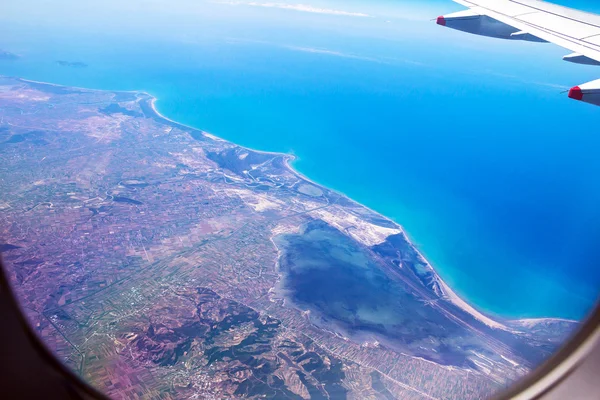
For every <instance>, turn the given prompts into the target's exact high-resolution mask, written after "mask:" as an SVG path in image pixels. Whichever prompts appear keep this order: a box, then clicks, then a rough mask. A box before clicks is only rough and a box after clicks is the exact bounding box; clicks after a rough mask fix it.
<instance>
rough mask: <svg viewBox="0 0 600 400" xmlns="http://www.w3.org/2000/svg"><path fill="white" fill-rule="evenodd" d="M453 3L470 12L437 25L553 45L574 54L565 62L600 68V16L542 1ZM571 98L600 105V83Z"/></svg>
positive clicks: (443, 19)
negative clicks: (466, 8)
mask: <svg viewBox="0 0 600 400" xmlns="http://www.w3.org/2000/svg"><path fill="white" fill-rule="evenodd" d="M454 1H455V2H456V3H459V4H461V5H463V6H465V7H468V10H464V11H459V12H456V13H452V14H448V15H443V16H441V17H438V18H437V23H438V25H443V26H446V27H448V28H453V29H458V30H461V31H465V32H469V33H473V34H476V35H483V36H490V37H496V38H502V39H511V40H527V41H532V42H552V43H554V44H557V45H559V46H561V47H564V48H566V49H568V50H570V51H571V52H573V53H571V54H568V55H566V56H565V57H563V59H564V60H565V61H570V62H573V63H578V64H588V65H600V15H596V14H590V13H586V12H583V11H579V10H574V9H571V8H567V7H562V6H558V5H556V4H551V3H547V2H545V1H541V0H454ZM569 97H570V98H572V99H575V100H580V101H584V102H587V103H591V104H595V105H600V79H598V80H595V81H592V82H588V83H584V84H582V85H579V86H575V87H573V88H571V90H570V91H569Z"/></svg>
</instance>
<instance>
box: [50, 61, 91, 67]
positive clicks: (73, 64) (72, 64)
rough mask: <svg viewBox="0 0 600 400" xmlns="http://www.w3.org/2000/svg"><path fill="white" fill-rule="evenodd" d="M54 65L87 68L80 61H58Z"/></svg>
mask: <svg viewBox="0 0 600 400" xmlns="http://www.w3.org/2000/svg"><path fill="white" fill-rule="evenodd" d="M56 63H57V64H58V65H60V66H61V67H72V68H85V67H87V66H88V65H87V64H86V63H84V62H81V61H65V60H58V61H57V62H56Z"/></svg>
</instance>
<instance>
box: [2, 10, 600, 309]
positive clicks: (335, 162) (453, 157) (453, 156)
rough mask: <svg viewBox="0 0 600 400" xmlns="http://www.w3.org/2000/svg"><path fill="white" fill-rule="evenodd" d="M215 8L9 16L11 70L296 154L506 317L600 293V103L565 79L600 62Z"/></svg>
mask: <svg viewBox="0 0 600 400" xmlns="http://www.w3.org/2000/svg"><path fill="white" fill-rule="evenodd" d="M210 7H212V8H210V9H208V10H205V11H206V12H205V13H198V14H195V15H194V16H193V20H191V19H190V20H188V19H186V18H185V17H184V16H181V15H178V16H177V17H178V19H175V18H174V16H173V15H164V14H161V16H160V18H159V17H156V18H154V19H152V18H150V16H148V18H149V19H148V21H143V22H139V21H137V22H136V21H133V22H131V21H129V22H130V23H131V25H127V26H126V27H116V28H114V29H112V30H105V29H101V28H100V27H99V26H98V27H96V26H89V25H86V26H84V25H85V24H83V23H82V24H76V25H73V26H70V25H68V24H67V25H60V26H59V25H58V24H57V25H49V26H45V27H41V28H40V27H38V28H36V29H35V30H32V29H31V28H30V26H28V25H27V23H26V22H23V21H20V22H10V23H8V22H7V23H5V24H3V26H2V28H0V33H1V34H0V48H2V49H5V50H9V51H12V52H15V53H19V54H20V55H21V56H22V57H21V59H19V60H17V61H14V62H8V61H4V62H0V74H4V75H14V76H21V77H25V78H29V79H35V80H40V81H48V82H53V83H59V84H66V85H74V86H82V87H90V88H98V89H118V90H146V91H148V92H150V93H151V94H153V95H155V96H156V97H158V99H159V100H158V103H157V106H158V109H159V110H160V111H161V113H163V114H164V115H166V116H167V117H169V118H171V119H175V120H178V121H180V122H182V123H186V124H189V125H193V126H195V127H198V128H201V129H205V130H207V131H209V132H211V133H213V134H216V135H218V136H221V137H224V138H226V139H228V140H231V141H233V142H236V143H239V144H242V145H246V146H250V147H253V148H257V149H261V150H271V151H282V152H292V153H294V154H296V155H297V156H298V158H299V159H298V161H297V162H296V163H295V167H296V168H298V170H299V171H301V172H302V173H304V174H305V175H307V176H308V177H310V178H311V179H314V180H316V181H318V182H319V183H322V184H324V185H326V186H329V187H332V188H334V189H337V190H339V191H341V192H344V193H346V194H347V195H349V196H350V197H352V198H353V199H355V200H357V201H359V202H361V203H364V204H365V205H367V206H369V207H371V208H373V209H375V210H377V211H379V212H381V213H383V214H384V215H386V216H388V217H391V218H393V219H394V220H396V221H397V222H399V223H400V224H402V225H403V226H404V227H405V228H406V230H407V231H408V233H409V234H410V236H411V237H412V239H413V240H414V241H415V243H416V244H417V245H418V247H419V248H420V249H421V250H422V251H423V252H424V254H425V255H426V256H427V257H428V259H429V260H430V261H431V262H432V263H433V265H434V267H435V268H436V270H438V272H439V273H440V274H441V275H442V277H443V278H444V279H445V280H446V281H448V283H449V284H450V285H451V286H452V287H453V288H454V289H456V291H457V292H458V293H459V294H461V295H463V296H464V297H465V298H467V299H468V300H469V301H470V302H471V303H473V304H474V305H476V306H477V307H479V308H481V309H483V310H486V311H488V312H490V313H493V314H498V315H502V316H507V317H522V316H527V317H542V316H557V317H567V318H580V317H582V316H583V315H585V313H586V312H587V311H588V310H589V308H590V307H591V306H592V305H593V303H594V301H595V299H596V296H597V294H598V290H599V288H600V267H599V265H600V249H599V247H600V246H598V244H600V208H599V207H598V204H600V179H598V176H600V157H598V149H600V135H599V134H598V132H597V129H595V128H594V125H595V121H597V116H598V109H597V108H594V107H591V106H587V105H584V104H578V103H576V102H572V101H568V100H566V99H565V97H564V95H561V94H560V91H561V90H563V89H566V88H568V87H569V86H571V85H574V84H578V83H582V82H585V81H588V80H592V79H595V78H597V77H598V76H599V75H600V69H594V68H590V67H581V66H573V65H563V64H566V63H562V62H561V61H560V56H562V55H563V53H564V51H562V50H561V49H558V48H555V47H552V46H541V45H533V44H531V43H504V42H497V41H490V40H489V39H484V38H469V39H468V40H462V38H464V36H463V35H462V34H460V33H456V32H448V31H444V30H440V29H441V28H439V27H437V26H435V25H434V24H431V23H430V22H429V21H425V20H424V21H420V20H418V19H417V20H416V21H413V20H399V19H393V18H392V19H391V20H390V22H385V21H383V20H382V18H350V17H346V18H343V17H340V16H322V15H314V14H310V13H304V14H302V13H297V14H294V15H293V19H292V18H291V17H290V16H289V14H286V13H285V12H284V11H281V10H268V11H264V10H261V12H260V13H258V12H256V11H254V10H245V9H244V10H241V9H239V8H236V9H235V10H234V11H231V10H230V8H226V7H227V6H225V5H221V6H218V5H212V6H210ZM219 7H222V8H223V9H221V8H219ZM357 7H358V6H357ZM444 7H446V8H444V10H441V11H440V13H441V12H444V11H446V10H450V9H449V8H448V5H445V6H444ZM455 9H456V7H454V8H453V9H452V10H455ZM223 10H225V11H223ZM99 18H100V17H99ZM286 18H287V19H286ZM141 19H142V18H141V17H140V20H141ZM157 20H159V21H160V23H158V21H157ZM5 22H6V21H5ZM99 25H100V24H99ZM56 60H68V61H82V62H85V63H87V64H88V65H89V66H88V67H87V68H81V69H77V68H66V67H61V66H59V65H57V64H56V63H55V61H56Z"/></svg>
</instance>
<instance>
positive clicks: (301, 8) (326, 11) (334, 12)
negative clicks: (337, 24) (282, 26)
mask: <svg viewBox="0 0 600 400" xmlns="http://www.w3.org/2000/svg"><path fill="white" fill-rule="evenodd" d="M216 3H218V4H228V5H232V6H237V5H244V6H252V7H266V8H280V9H283V10H292V11H301V12H308V13H315V14H329V15H341V16H346V17H370V15H369V14H364V13H359V12H351V11H343V10H334V9H331V8H319V7H313V6H311V5H308V4H286V3H259V2H254V1H252V2H243V1H217V2H216Z"/></svg>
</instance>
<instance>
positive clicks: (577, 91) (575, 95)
mask: <svg viewBox="0 0 600 400" xmlns="http://www.w3.org/2000/svg"><path fill="white" fill-rule="evenodd" d="M569 98H571V99H574V100H583V92H582V91H581V88H580V87H579V86H573V87H572V88H571V89H569Z"/></svg>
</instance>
